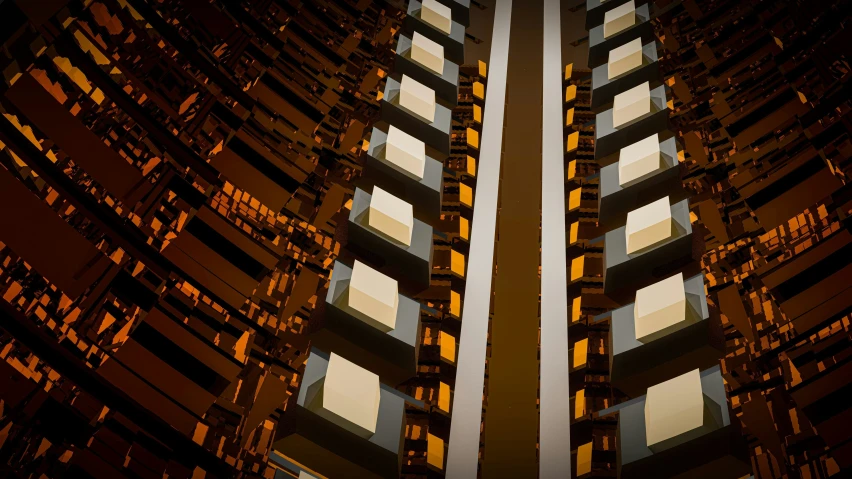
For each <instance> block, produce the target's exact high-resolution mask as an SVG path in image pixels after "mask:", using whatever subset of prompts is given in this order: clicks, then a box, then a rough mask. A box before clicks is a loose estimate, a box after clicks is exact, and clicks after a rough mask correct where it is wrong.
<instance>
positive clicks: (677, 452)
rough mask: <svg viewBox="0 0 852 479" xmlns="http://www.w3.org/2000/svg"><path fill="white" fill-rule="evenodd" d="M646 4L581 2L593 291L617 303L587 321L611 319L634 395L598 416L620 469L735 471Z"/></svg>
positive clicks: (612, 347)
mask: <svg viewBox="0 0 852 479" xmlns="http://www.w3.org/2000/svg"><path fill="white" fill-rule="evenodd" d="M651 6H652V5H651V4H650V3H647V4H641V5H639V6H637V5H636V2H634V1H633V0H629V1H627V2H624V1H619V0H607V1H600V0H588V1H587V17H586V18H587V28H588V29H589V30H590V35H589V50H590V51H589V66H590V67H592V68H593V70H592V75H591V86H592V88H591V101H590V103H591V105H590V109H591V111H592V112H593V113H595V114H596V116H595V122H594V124H595V137H594V159H595V160H596V161H597V163H598V165H600V167H601V169H600V172H599V175H596V177H595V179H596V180H597V182H598V184H599V195H598V201H597V207H598V224H599V226H600V227H601V228H602V229H604V230H605V231H606V233H605V235H604V237H603V241H602V242H601V243H602V246H603V262H602V269H603V271H602V276H603V292H604V294H605V295H607V297H608V298H610V300H611V301H615V302H616V303H618V304H620V305H622V306H621V307H619V308H616V309H614V310H613V311H611V312H610V313H607V314H605V315H601V316H599V317H598V318H597V319H596V323H598V324H602V323H604V322H605V321H608V322H609V331H608V334H607V347H606V349H607V350H608V353H609V357H608V364H607V365H606V370H608V374H609V383H610V386H611V388H612V390H613V392H614V394H615V395H616V396H617V397H620V398H625V399H629V398H633V399H629V400H626V401H625V402H622V403H620V404H618V405H616V406H614V407H610V408H609V409H604V410H602V411H599V413H598V414H597V415H596V417H606V416H617V421H618V422H617V428H618V429H617V444H616V449H617V462H618V477H620V478H623V479H628V478H642V477H702V478H711V477H712V478H718V479H737V478H740V477H742V476H743V474H746V473H748V472H749V470H750V465H749V463H748V461H747V459H746V447H745V444H744V440H743V439H742V437H741V433H740V432H739V423H738V422H737V421H736V420H732V413H731V409H730V405H729V404H728V401H727V399H726V396H725V389H724V384H723V382H722V376H721V374H720V372H719V368H718V361H719V360H720V359H721V358H722V357H723V356H724V346H725V341H724V335H723V332H722V328H721V325H720V324H719V323H718V319H717V318H711V317H710V314H709V309H708V304H707V297H706V292H705V285H704V275H703V274H698V275H694V273H695V272H696V271H697V259H698V254H697V253H699V252H702V251H703V248H702V246H703V243H702V241H701V239H700V238H698V237H697V236H696V234H695V232H694V231H693V227H692V221H693V220H692V217H691V213H690V200H689V198H688V194H687V192H686V190H685V189H684V187H683V186H682V174H683V170H682V168H681V167H680V159H681V158H682V152H681V151H680V144H679V139H678V138H677V137H676V136H675V131H674V129H672V128H671V127H670V120H669V117H670V114H671V112H672V110H671V108H672V106H671V105H672V102H671V100H670V97H671V92H670V91H669V89H668V86H667V85H665V84H663V83H662V82H661V80H662V75H661V71H660V65H659V58H658V52H657V48H658V43H657V41H656V39H655V38H654V36H653V30H652V27H651V23H650V20H651V11H650V8H651ZM685 278H686V279H685ZM587 341H588V340H582V341H580V342H578V343H577V344H575V353H574V358H575V361H574V367H575V368H578V367H581V366H582V367H587V368H595V366H594V365H592V364H587V362H588V359H587V357H586V355H585V354H586V351H587V350H588V348H589V345H588V343H587ZM581 348H582V349H581ZM578 381H579V380H578ZM583 392H584V391H581V392H580V393H578V394H577V395H576V397H575V408H576V410H577V415H578V417H580V415H581V414H582V411H583V409H581V407H583V406H582V403H581V402H580V401H581V400H584V399H582V398H581V393H583ZM583 431H585V432H583ZM572 433H573V434H574V436H575V437H576V436H580V437H586V438H587V437H588V436H589V435H590V433H591V431H590V430H588V429H585V430H584V429H580V428H579V427H578V428H577V429H576V430H574V431H572ZM581 442H582V441H581ZM590 448H591V444H588V445H585V446H581V447H580V448H578V453H577V457H578V464H577V466H576V473H577V475H578V476H579V475H582V474H585V473H587V472H589V471H590V470H591V460H592V457H591V451H590Z"/></svg>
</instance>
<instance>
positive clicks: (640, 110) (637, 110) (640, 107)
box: [612, 82, 651, 128]
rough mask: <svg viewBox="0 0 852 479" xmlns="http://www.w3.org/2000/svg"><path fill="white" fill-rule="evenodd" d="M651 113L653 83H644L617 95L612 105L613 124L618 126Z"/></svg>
mask: <svg viewBox="0 0 852 479" xmlns="http://www.w3.org/2000/svg"><path fill="white" fill-rule="evenodd" d="M649 113H651V84H650V83H649V82H645V83H642V84H641V85H638V86H635V87H633V88H631V89H629V90H627V91H623V92H621V93H619V94H618V95H615V99H614V100H613V105H612V126H613V127H615V128H618V127H620V126H622V125H624V124H626V123H630V122H631V121H633V120H636V119H638V118H640V117H642V116H644V115H647V114H649Z"/></svg>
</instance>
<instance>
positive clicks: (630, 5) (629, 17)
mask: <svg viewBox="0 0 852 479" xmlns="http://www.w3.org/2000/svg"><path fill="white" fill-rule="evenodd" d="M635 23H636V4H635V2H634V1H633V0H630V1H629V2H627V3H625V4H624V5H619V6H617V7H615V8H613V9H612V10H610V11H608V12H606V13H605V14H604V25H603V28H604V38H609V37H611V36H613V35H615V34H617V33H618V32H620V31H623V30H626V29H628V28H630V27H632V26H633V25H634V24H635Z"/></svg>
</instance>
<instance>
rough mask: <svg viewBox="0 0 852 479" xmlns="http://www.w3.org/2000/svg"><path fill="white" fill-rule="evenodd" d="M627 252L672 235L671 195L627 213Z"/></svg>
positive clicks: (653, 243) (629, 252) (635, 250)
mask: <svg viewBox="0 0 852 479" xmlns="http://www.w3.org/2000/svg"><path fill="white" fill-rule="evenodd" d="M624 229H625V234H626V235H627V254H632V253H635V252H637V251H639V250H641V249H643V248H647V247H649V246H652V245H655V244H657V243H659V242H660V241H664V240H666V239H668V238H670V237H671V235H672V210H671V207H670V206H669V197H668V196H666V197H665V198H660V199H659V200H657V201H655V202H653V203H651V204H649V205H646V206H643V207H641V208H638V209H635V210H633V211H631V212H629V213H627V226H626V227H625V228H624Z"/></svg>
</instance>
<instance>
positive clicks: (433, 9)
mask: <svg viewBox="0 0 852 479" xmlns="http://www.w3.org/2000/svg"><path fill="white" fill-rule="evenodd" d="M420 19H421V20H423V21H424V22H426V23H428V24H429V25H432V26H433V27H435V28H437V29H438V30H441V31H442V32H444V33H446V34H447V35H449V34H450V31H451V30H452V28H453V14H452V12H450V7H448V6H446V5H441V4H440V3H438V1H437V0H423V3H422V4H421V6H420Z"/></svg>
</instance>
